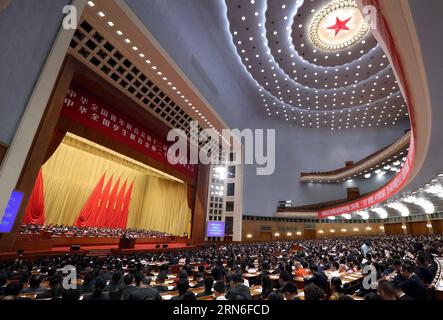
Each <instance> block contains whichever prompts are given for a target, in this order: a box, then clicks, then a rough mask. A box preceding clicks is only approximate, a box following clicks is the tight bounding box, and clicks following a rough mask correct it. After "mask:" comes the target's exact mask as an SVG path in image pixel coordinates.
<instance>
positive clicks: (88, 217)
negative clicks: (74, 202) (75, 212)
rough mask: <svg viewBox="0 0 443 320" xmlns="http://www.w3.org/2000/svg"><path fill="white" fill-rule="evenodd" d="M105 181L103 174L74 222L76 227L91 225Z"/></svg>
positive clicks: (94, 218)
mask: <svg viewBox="0 0 443 320" xmlns="http://www.w3.org/2000/svg"><path fill="white" fill-rule="evenodd" d="M104 183H105V174H103V176H102V177H101V178H100V180H99V182H98V183H97V185H96V186H95V188H94V190H93V191H92V193H91V195H90V196H89V198H88V200H87V201H86V203H85V205H84V206H83V208H82V210H81V211H80V214H79V216H78V218H77V221H76V222H75V225H76V226H77V227H91V226H93V221H95V220H96V214H97V211H98V210H97V209H98V205H99V202H100V197H101V194H102V189H103V184H104Z"/></svg>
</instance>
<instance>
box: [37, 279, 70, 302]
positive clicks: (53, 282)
mask: <svg viewBox="0 0 443 320" xmlns="http://www.w3.org/2000/svg"><path fill="white" fill-rule="evenodd" d="M61 282H62V279H61V277H60V276H53V277H51V279H49V290H46V291H43V292H40V293H38V294H37V296H36V297H35V299H36V300H39V299H57V298H60V297H61V295H62V294H63V287H62V286H61Z"/></svg>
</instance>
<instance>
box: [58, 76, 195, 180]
mask: <svg viewBox="0 0 443 320" xmlns="http://www.w3.org/2000/svg"><path fill="white" fill-rule="evenodd" d="M61 115H62V116H63V117H66V118H69V119H71V120H73V121H75V122H77V123H80V124H82V125H84V126H85V127H88V128H90V129H91V130H94V131H97V132H100V133H101V134H103V135H105V136H107V137H109V138H111V139H113V140H115V141H118V142H120V143H123V144H125V145H127V146H129V147H131V148H133V149H135V150H137V151H139V152H141V153H143V154H145V155H146V156H148V157H150V158H152V159H155V160H157V161H158V162H160V163H162V164H165V165H166V166H168V167H170V168H173V169H175V170H177V171H180V172H181V173H184V174H185V175H187V176H189V177H192V178H195V177H196V174H197V166H196V165H192V164H180V163H178V164H171V163H170V162H169V161H168V158H167V152H168V147H169V146H170V145H171V144H172V143H170V142H168V141H166V138H161V137H158V136H156V134H155V133H152V132H150V131H149V129H148V128H146V127H144V126H143V125H141V124H140V123H138V122H137V121H134V120H132V119H130V118H129V117H127V116H125V115H123V114H121V113H119V112H118V111H116V110H115V109H113V108H112V107H111V106H108V105H105V104H104V103H103V102H101V101H100V100H99V99H98V98H97V97H95V96H94V95H93V94H91V93H89V92H88V91H86V90H85V89H83V88H81V87H79V86H77V85H72V86H71V89H70V90H69V91H68V94H67V95H66V98H65V101H64V104H63V109H62V113H61Z"/></svg>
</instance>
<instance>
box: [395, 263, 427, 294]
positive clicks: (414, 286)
mask: <svg viewBox="0 0 443 320" xmlns="http://www.w3.org/2000/svg"><path fill="white" fill-rule="evenodd" d="M401 275H402V277H403V278H404V279H405V280H404V281H403V282H401V284H400V287H401V288H402V290H403V291H404V293H406V294H407V295H409V296H411V297H412V298H413V299H414V300H424V299H426V288H425V286H424V284H423V283H422V282H421V280H420V278H419V277H418V276H417V275H416V274H415V273H414V268H413V267H412V265H411V264H410V263H403V264H402V266H401Z"/></svg>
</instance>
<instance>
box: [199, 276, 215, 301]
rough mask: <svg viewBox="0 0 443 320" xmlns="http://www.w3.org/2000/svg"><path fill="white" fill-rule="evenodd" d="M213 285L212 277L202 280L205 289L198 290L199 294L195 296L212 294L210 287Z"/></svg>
mask: <svg viewBox="0 0 443 320" xmlns="http://www.w3.org/2000/svg"><path fill="white" fill-rule="evenodd" d="M213 285H214V278H212V277H207V278H206V279H205V280H204V286H205V291H203V292H200V293H199V294H197V297H207V296H211V295H212V287H213Z"/></svg>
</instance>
